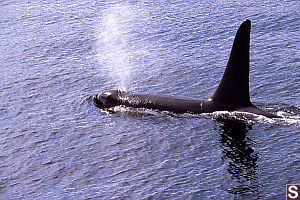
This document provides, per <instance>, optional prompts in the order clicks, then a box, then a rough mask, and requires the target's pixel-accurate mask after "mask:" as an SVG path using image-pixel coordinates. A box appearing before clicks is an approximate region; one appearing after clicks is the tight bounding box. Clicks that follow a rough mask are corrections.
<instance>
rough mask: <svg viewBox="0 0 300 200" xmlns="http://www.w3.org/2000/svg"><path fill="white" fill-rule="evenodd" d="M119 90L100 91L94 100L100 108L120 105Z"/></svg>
mask: <svg viewBox="0 0 300 200" xmlns="http://www.w3.org/2000/svg"><path fill="white" fill-rule="evenodd" d="M119 94H120V91H119V90H111V91H106V92H103V93H99V94H97V95H95V96H94V97H93V100H94V102H95V104H96V106H98V107H99V108H110V107H114V106H117V105H118V102H119V100H118V99H119Z"/></svg>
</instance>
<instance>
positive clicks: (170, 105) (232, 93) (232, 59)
mask: <svg viewBox="0 0 300 200" xmlns="http://www.w3.org/2000/svg"><path fill="white" fill-rule="evenodd" d="M250 29H251V21H250V20H246V21H244V22H243V23H242V24H241V25H240V27H239V29H238V31H237V33H236V36H235V39H234V42H233V46H232V49H231V53H230V56H229V59H228V63H227V66H226V69H225V72H224V74H223V76H222V79H221V81H220V83H219V86H218V87H217V89H216V91H215V92H214V94H213V95H212V96H211V97H210V98H208V99H207V100H191V99H180V98H173V97H167V96H157V95H148V94H133V93H130V92H123V91H119V90H111V91H106V92H103V93H99V94H98V95H96V96H94V97H93V100H94V102H95V105H96V106H98V107H99V108H110V107H114V106H118V105H123V106H126V107H134V108H148V109H156V110H160V111H170V112H174V113H192V114H200V113H212V112H215V111H240V112H248V113H253V114H257V115H263V116H266V117H269V118H278V117H279V116H277V115H275V114H272V113H269V112H267V111H264V110H262V109H260V108H257V107H256V106H254V105H253V104H252V103H251V101H250V95H249V65H250V64H249V63H250V61H249V51H250Z"/></svg>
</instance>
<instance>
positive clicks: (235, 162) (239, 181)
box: [218, 119, 261, 197]
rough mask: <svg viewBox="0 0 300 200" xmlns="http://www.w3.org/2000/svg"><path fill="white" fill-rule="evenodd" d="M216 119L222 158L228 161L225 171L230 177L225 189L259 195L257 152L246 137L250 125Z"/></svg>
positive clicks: (243, 193)
mask: <svg viewBox="0 0 300 200" xmlns="http://www.w3.org/2000/svg"><path fill="white" fill-rule="evenodd" d="M218 121H219V122H220V123H221V126H220V127H221V130H220V131H221V132H220V136H221V139H220V141H221V144H222V153H223V156H222V160H223V161H224V162H226V163H228V167H227V171H228V172H229V173H230V175H231V178H232V182H230V183H228V185H227V186H226V187H227V188H226V190H227V191H228V192H229V193H232V194H235V195H253V196H256V197H259V196H261V195H260V193H261V191H260V190H259V187H260V186H261V183H260V181H259V179H258V177H257V167H258V166H257V159H258V153H257V152H255V151H254V150H253V149H252V148H251V145H252V144H253V143H254V142H253V141H251V139H249V138H248V137H246V133H247V132H248V131H249V130H251V129H252V126H251V125H248V124H245V123H244V122H241V121H236V120H235V121H233V120H228V119H218Z"/></svg>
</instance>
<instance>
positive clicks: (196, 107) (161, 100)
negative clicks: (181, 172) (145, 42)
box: [94, 90, 279, 118]
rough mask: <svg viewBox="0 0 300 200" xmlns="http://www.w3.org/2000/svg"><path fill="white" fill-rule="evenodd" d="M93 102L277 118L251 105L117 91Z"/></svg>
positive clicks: (98, 104) (98, 97)
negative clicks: (244, 105) (232, 112)
mask: <svg viewBox="0 0 300 200" xmlns="http://www.w3.org/2000/svg"><path fill="white" fill-rule="evenodd" d="M94 102H95V104H96V105H97V106H98V107H99V108H111V107H115V106H118V105H124V106H126V107H133V108H148V109H155V110H160V111H170V112H173V113H179V114H181V113H191V114H200V113H212V112H215V111H240V112H249V113H254V114H258V115H263V116H266V117H269V118H277V117H279V116H277V115H274V114H272V113H268V112H266V111H264V110H261V109H259V108H257V107H255V106H253V105H250V106H247V107H243V106H231V105H224V104H222V105H220V104H218V103H217V102H215V101H214V100H213V99H207V100H192V99H178V98H173V97H167V96H157V95H148V94H132V93H127V92H122V91H119V90H111V91H106V92H103V93H99V94H98V95H96V96H94Z"/></svg>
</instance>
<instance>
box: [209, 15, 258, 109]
mask: <svg viewBox="0 0 300 200" xmlns="http://www.w3.org/2000/svg"><path fill="white" fill-rule="evenodd" d="M250 29H251V21H250V20H246V21H244V22H243V23H242V24H241V26H240V28H239V30H238V31H237V33H236V35H235V39H234V42H233V46H232V49H231V53H230V57H229V60H228V63H227V66H226V69H225V72H224V74H223V77H222V80H221V82H220V84H219V86H218V88H217V90H216V91H215V93H214V94H213V96H212V97H211V99H212V100H213V101H215V102H216V103H218V104H221V105H224V106H226V105H228V106H237V107H238V106H250V105H252V104H251V102H250V96H249V50H250Z"/></svg>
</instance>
